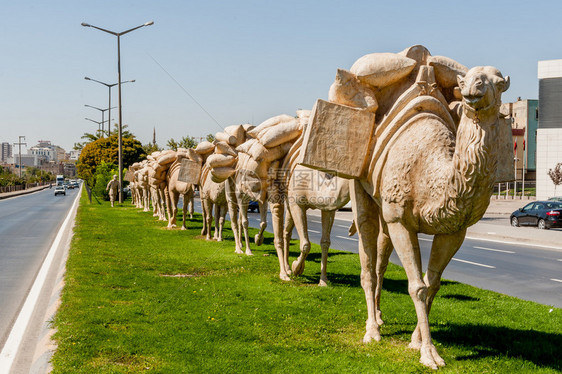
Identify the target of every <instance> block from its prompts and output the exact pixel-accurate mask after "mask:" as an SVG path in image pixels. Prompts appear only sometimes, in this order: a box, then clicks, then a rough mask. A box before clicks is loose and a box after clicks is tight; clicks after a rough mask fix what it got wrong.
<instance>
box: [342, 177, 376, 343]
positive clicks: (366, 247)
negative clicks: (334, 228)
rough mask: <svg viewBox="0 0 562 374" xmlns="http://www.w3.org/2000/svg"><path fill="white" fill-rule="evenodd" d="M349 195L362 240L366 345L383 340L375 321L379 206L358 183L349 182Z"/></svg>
mask: <svg viewBox="0 0 562 374" xmlns="http://www.w3.org/2000/svg"><path fill="white" fill-rule="evenodd" d="M349 188H350V191H349V192H350V195H351V200H352V206H353V216H354V222H355V228H356V229H357V235H358V237H359V246H358V249H359V261H360V262H361V287H363V292H364V293H365V300H366V303H367V321H366V328H365V329H366V332H365V336H364V337H363V342H364V343H369V342H371V341H372V340H375V341H380V340H381V334H380V330H379V325H378V323H377V319H376V308H375V287H376V284H377V277H376V273H375V269H376V262H377V237H378V234H379V225H378V223H377V222H378V219H379V218H378V217H379V210H380V209H379V207H378V205H377V204H376V203H375V201H374V200H373V199H372V198H371V196H370V195H369V194H368V193H367V192H366V191H365V189H364V188H363V187H362V186H361V184H360V182H358V181H354V180H352V181H350V184H349Z"/></svg>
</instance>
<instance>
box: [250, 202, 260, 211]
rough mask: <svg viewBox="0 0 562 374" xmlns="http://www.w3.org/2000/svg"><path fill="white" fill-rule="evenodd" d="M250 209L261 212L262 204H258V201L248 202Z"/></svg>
mask: <svg viewBox="0 0 562 374" xmlns="http://www.w3.org/2000/svg"><path fill="white" fill-rule="evenodd" d="M248 210H249V211H250V212H252V213H253V212H258V213H259V212H260V205H259V204H258V202H257V201H253V200H252V201H250V203H249V204H248Z"/></svg>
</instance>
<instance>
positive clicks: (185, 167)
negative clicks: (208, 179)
mask: <svg viewBox="0 0 562 374" xmlns="http://www.w3.org/2000/svg"><path fill="white" fill-rule="evenodd" d="M200 177H201V164H199V163H198V162H195V161H191V160H190V159H188V158H184V159H182V160H181V166H180V171H179V173H178V181H180V182H185V183H190V184H198V183H199V178H200Z"/></svg>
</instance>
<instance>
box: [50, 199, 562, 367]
mask: <svg viewBox="0 0 562 374" xmlns="http://www.w3.org/2000/svg"><path fill="white" fill-rule="evenodd" d="M187 227H188V230H185V231H181V230H179V229H175V230H167V229H166V223H163V222H159V221H157V220H156V218H154V217H152V213H146V212H142V211H141V210H138V209H136V208H134V207H133V206H131V205H130V204H129V203H126V204H124V206H123V207H116V208H113V209H112V208H110V206H109V203H107V202H104V203H102V204H96V203H94V204H89V203H88V200H87V197H86V194H85V193H83V195H82V198H81V201H80V207H79V209H78V215H77V218H76V227H75V234H74V238H73V240H72V244H71V248H70V254H69V258H68V262H67V273H66V277H65V279H66V284H65V288H64V291H63V294H62V304H61V306H60V309H59V311H58V313H57V316H56V318H55V320H54V326H55V327H56V329H57V333H56V334H55V340H56V342H57V344H58V349H57V351H56V353H55V355H54V357H53V366H54V373H137V372H156V373H246V372H253V373H268V372H271V373H365V372H370V373H372V372H375V373H376V372H380V373H423V372H432V371H431V370H429V369H427V368H425V367H423V366H422V365H421V364H419V363H418V360H419V352H416V351H413V350H410V349H408V342H409V340H410V336H411V333H412V332H413V330H414V328H415V325H416V315H415V311H414V307H413V304H412V301H411V299H410V297H409V295H408V292H407V280H406V276H405V273H404V272H403V270H402V268H400V267H398V266H394V265H392V264H391V265H389V268H388V271H387V273H386V276H385V283H384V291H383V294H382V312H383V318H384V320H385V324H384V325H383V327H382V328H381V333H382V341H381V342H379V343H372V344H367V345H365V344H363V343H362V342H361V341H362V338H363V334H364V331H365V319H366V305H365V298H364V293H363V290H362V289H361V285H360V279H359V273H360V265H359V258H358V256H357V255H356V254H351V253H346V252H341V251H330V257H329V260H328V278H329V280H330V282H331V283H330V286H329V287H318V286H317V283H318V280H319V276H320V248H319V247H318V246H316V245H313V248H312V252H311V254H310V255H309V259H308V260H307V264H306V269H305V272H304V275H303V276H301V277H297V278H295V279H294V280H293V281H292V282H283V281H281V280H279V278H278V273H279V270H278V260H277V257H276V255H275V250H274V248H273V236H272V235H271V234H266V239H265V243H264V245H263V246H261V247H255V246H253V247H252V248H253V249H254V254H255V255H254V256H252V257H247V256H245V255H236V254H235V253H234V241H233V237H232V233H231V231H230V229H229V228H226V229H225V231H224V237H225V240H224V241H223V242H220V243H218V242H214V241H213V242H208V241H205V240H204V239H203V238H201V237H200V231H201V227H202V222H201V216H200V215H196V216H195V217H194V219H193V220H189V219H188V222H187ZM255 232H256V231H253V232H252V234H255ZM292 248H293V252H292V253H291V260H293V259H294V258H296V256H297V254H298V241H296V240H295V241H294V244H293V247H292ZM551 309H552V308H551V307H549V306H544V305H540V304H536V303H533V302H527V301H521V300H519V299H516V298H513V297H509V296H505V295H501V294H498V293H494V292H490V291H485V290H481V289H477V288H475V287H471V286H467V285H464V284H460V283H457V282H451V281H443V285H442V287H441V290H440V292H439V294H438V295H437V297H436V299H435V302H434V304H433V308H432V311H431V315H430V323H431V325H432V337H433V341H434V343H435V345H436V347H437V349H438V350H439V352H440V354H441V356H442V357H443V359H445V361H446V363H447V366H446V367H445V368H443V369H440V372H443V373H510V372H545V373H554V372H559V371H561V370H562V354H561V348H562V310H561V309H556V308H554V309H553V310H551Z"/></svg>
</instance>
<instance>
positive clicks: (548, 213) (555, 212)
mask: <svg viewBox="0 0 562 374" xmlns="http://www.w3.org/2000/svg"><path fill="white" fill-rule="evenodd" d="M546 215H547V216H559V215H560V212H558V211H556V210H551V211H550V212H546Z"/></svg>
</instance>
